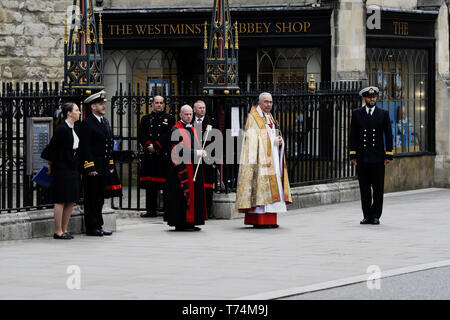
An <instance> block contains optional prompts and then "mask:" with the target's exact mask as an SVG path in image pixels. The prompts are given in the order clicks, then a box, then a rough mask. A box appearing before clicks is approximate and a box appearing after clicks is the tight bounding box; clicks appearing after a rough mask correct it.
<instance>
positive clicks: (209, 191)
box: [192, 100, 217, 218]
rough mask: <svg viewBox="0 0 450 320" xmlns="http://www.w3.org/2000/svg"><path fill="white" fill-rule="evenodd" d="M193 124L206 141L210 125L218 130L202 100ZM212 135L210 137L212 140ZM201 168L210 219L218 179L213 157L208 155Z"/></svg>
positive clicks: (198, 104)
mask: <svg viewBox="0 0 450 320" xmlns="http://www.w3.org/2000/svg"><path fill="white" fill-rule="evenodd" d="M192 124H193V125H194V126H195V129H196V131H197V132H198V133H199V135H200V134H201V136H202V137H203V139H205V132H206V128H207V127H208V125H211V126H212V128H215V129H217V125H216V122H215V120H214V119H213V118H211V117H210V116H208V115H207V114H206V104H205V102H204V101H202V100H198V101H197V102H195V103H194V117H193V119H192ZM210 138H211V133H210V134H209V135H208V139H207V140H210ZM203 142H204V140H202V144H203ZM210 143H211V141H207V142H206V144H205V148H206V147H207V146H208V144H210ZM203 160H204V161H202V164H201V166H202V167H203V173H204V180H205V194H206V205H207V211H208V218H211V217H212V203H213V194H214V182H215V179H216V164H215V161H214V158H213V157H212V155H208V156H207V157H205V159H203Z"/></svg>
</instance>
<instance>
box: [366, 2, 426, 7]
mask: <svg viewBox="0 0 450 320" xmlns="http://www.w3.org/2000/svg"><path fill="white" fill-rule="evenodd" d="M367 5H377V6H380V7H383V8H398V9H417V0H367Z"/></svg>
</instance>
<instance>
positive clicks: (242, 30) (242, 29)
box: [239, 23, 247, 33]
mask: <svg viewBox="0 0 450 320" xmlns="http://www.w3.org/2000/svg"><path fill="white" fill-rule="evenodd" d="M239 33H247V25H246V24H245V23H239Z"/></svg>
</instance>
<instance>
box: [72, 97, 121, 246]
mask: <svg viewBox="0 0 450 320" xmlns="http://www.w3.org/2000/svg"><path fill="white" fill-rule="evenodd" d="M106 101H107V100H106V98H105V91H103V90H102V91H100V92H97V93H94V94H92V95H90V96H89V97H87V98H86V99H85V100H84V105H85V107H86V108H87V110H86V111H87V112H86V114H87V116H86V119H85V120H84V121H83V122H82V123H81V125H80V152H81V155H80V156H81V164H82V173H83V193H84V222H85V227H86V235H89V236H100V237H101V236H109V235H111V234H112V233H111V232H110V231H107V230H105V229H103V217H102V208H103V203H104V195H105V187H106V181H107V176H108V175H110V174H112V173H113V172H114V161H113V158H112V151H113V144H114V143H113V138H112V130H111V127H110V125H109V122H108V120H107V119H106V118H105V114H106V104H105V102H106Z"/></svg>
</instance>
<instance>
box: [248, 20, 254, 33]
mask: <svg viewBox="0 0 450 320" xmlns="http://www.w3.org/2000/svg"><path fill="white" fill-rule="evenodd" d="M247 28H248V33H255V24H254V23H252V22H249V23H248V27H247Z"/></svg>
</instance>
